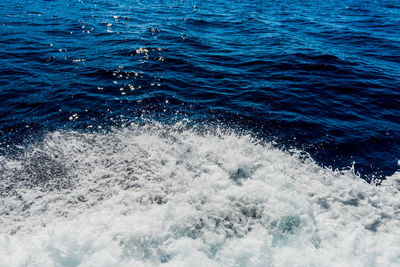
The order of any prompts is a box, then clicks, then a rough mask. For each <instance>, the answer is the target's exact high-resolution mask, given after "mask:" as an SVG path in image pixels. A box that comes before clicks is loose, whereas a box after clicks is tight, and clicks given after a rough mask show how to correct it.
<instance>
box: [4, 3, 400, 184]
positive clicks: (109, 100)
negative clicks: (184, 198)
mask: <svg viewBox="0 0 400 267" xmlns="http://www.w3.org/2000/svg"><path fill="white" fill-rule="evenodd" d="M399 25H400V3H399V2H398V1H395V0H387V1H383V0H382V1H372V0H366V1H358V0H357V1H330V0H326V1H313V0H306V1H288V0H287V1H283V0H282V1H219V0H216V1H215V0H214V1H129V0H104V1H102V0H98V1H86V0H82V1H78V0H69V1H67V0H53V1H50V0H48V1H44V0H26V1H22V0H20V1H18V0H5V1H1V2H0V150H1V153H3V154H10V153H13V152H12V151H13V148H14V147H16V146H18V145H21V144H24V143H26V142H34V141H35V138H40V135H41V134H42V133H45V132H49V131H53V130H57V129H78V130H85V131H94V130H97V129H99V127H102V128H101V129H107V127H109V126H112V125H117V126H118V125H120V124H123V123H125V122H127V121H128V122H129V121H136V122H140V121H143V120H146V119H153V120H157V121H161V122H163V123H166V124H168V123H170V122H173V121H179V120H182V119H189V120H190V121H191V123H193V124H203V123H204V124H217V125H225V126H228V127H231V128H234V129H244V130H246V131H250V132H252V133H254V134H255V135H257V136H261V138H263V139H265V140H268V141H271V140H272V141H273V142H274V143H275V144H276V145H277V146H278V147H282V148H284V149H289V148H297V149H300V150H303V151H306V152H308V153H310V155H311V157H312V158H314V159H315V160H316V161H317V162H318V163H319V164H320V165H322V166H326V167H329V166H332V167H333V168H339V169H341V168H348V167H349V166H351V165H352V163H353V162H355V170H356V171H358V172H360V173H361V175H362V176H363V177H364V178H366V179H367V180H369V179H371V178H373V177H381V176H383V177H384V176H386V175H390V174H392V173H393V172H395V171H396V170H397V169H398V165H397V161H398V160H399V159H400V55H399V51H400V26H399Z"/></svg>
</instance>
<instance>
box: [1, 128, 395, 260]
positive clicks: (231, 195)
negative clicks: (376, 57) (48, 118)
mask: <svg viewBox="0 0 400 267" xmlns="http://www.w3.org/2000/svg"><path fill="white" fill-rule="evenodd" d="M0 166H1V167H0V178H1V181H0V190H1V191H0V193H1V195H0V203H1V205H0V213H1V227H0V259H1V262H0V265H3V266H25V265H30V266H59V265H62V266H77V265H80V266H116V265H119V266H123V265H127V266H128V265H129V266H132V265H134V266H140V265H143V266H154V265H170V266H188V265H192V266H267V265H271V266H309V265H318V266H332V265H337V266H339V265H340V266H385V265H392V264H394V263H398V262H400V250H399V249H398V244H400V218H399V217H400V215H399V214H400V198H399V195H398V187H396V182H395V181H399V180H400V179H399V178H400V176H399V173H396V174H395V175H393V176H392V177H388V180H387V181H385V183H384V184H383V186H375V185H371V184H367V183H366V182H364V181H363V180H361V179H359V178H358V177H357V176H356V175H355V174H354V173H353V172H352V170H347V171H332V170H330V169H326V168H323V167H320V166H318V165H317V164H316V163H315V162H313V161H312V160H311V159H309V158H308V157H304V156H303V155H302V154H301V153H288V152H284V151H281V150H279V149H276V148H274V147H272V146H270V145H268V144H265V143H263V142H259V141H258V140H256V139H254V138H252V137H250V136H248V135H239V134H235V133H232V132H231V133H229V132H224V131H218V130H215V131H210V132H208V133H199V131H194V130H190V129H187V128H185V127H184V126H183V125H179V124H177V125H174V126H165V125H160V124H156V123H154V124H151V125H147V126H146V127H141V126H137V125H133V126H131V127H127V128H123V129H118V130H114V131H111V132H108V133H78V132H63V131H57V132H53V133H50V134H48V135H47V136H46V137H45V138H44V140H43V141H41V142H39V143H36V144H33V145H31V146H30V147H27V148H25V150H24V153H23V154H21V155H15V156H13V157H10V156H6V157H0Z"/></svg>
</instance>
